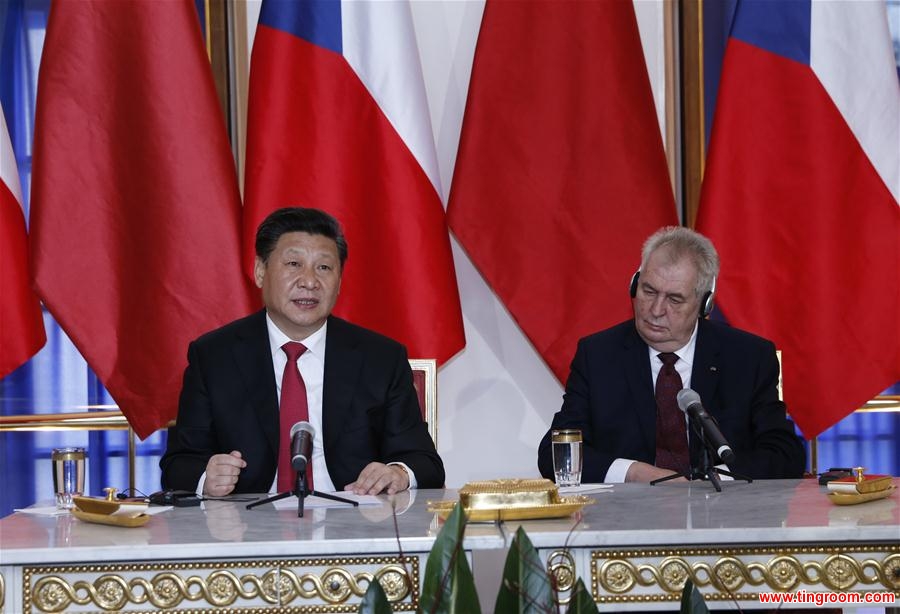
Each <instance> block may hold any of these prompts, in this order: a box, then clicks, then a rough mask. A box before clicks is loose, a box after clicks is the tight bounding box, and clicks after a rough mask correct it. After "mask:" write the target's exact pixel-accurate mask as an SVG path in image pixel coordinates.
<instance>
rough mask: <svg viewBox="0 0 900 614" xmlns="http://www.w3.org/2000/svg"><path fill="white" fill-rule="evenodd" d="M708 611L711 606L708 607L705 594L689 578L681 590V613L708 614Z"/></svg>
mask: <svg viewBox="0 0 900 614" xmlns="http://www.w3.org/2000/svg"><path fill="white" fill-rule="evenodd" d="M708 612H709V608H707V607H706V601H705V600H704V599H703V595H701V594H700V591H699V590H697V587H696V586H694V583H693V582H692V581H691V580H690V579H688V580H687V581H686V582H685V583H684V588H683V589H682V590H681V614H707V613H708Z"/></svg>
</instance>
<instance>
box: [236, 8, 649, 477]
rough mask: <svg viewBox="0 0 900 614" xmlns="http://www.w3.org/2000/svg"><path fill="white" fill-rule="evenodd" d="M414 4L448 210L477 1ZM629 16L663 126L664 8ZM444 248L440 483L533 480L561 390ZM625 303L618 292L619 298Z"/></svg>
mask: <svg viewBox="0 0 900 614" xmlns="http://www.w3.org/2000/svg"><path fill="white" fill-rule="evenodd" d="M412 6H413V19H414V22H415V26H416V33H417V36H418V44H419V52H420V55H421V59H422V66H423V70H424V73H425V80H426V83H425V86H426V90H427V93H428V99H429V106H430V108H431V120H432V126H433V129H434V138H435V144H436V147H437V153H438V162H439V165H440V173H441V184H442V185H443V186H444V191H445V193H444V194H443V197H444V203H446V202H447V196H448V194H449V189H450V182H451V179H452V177H453V167H454V164H455V161H456V150H457V146H458V144H459V134H460V126H461V125H462V116H463V111H464V109H465V99H466V93H467V91H468V87H469V75H470V71H471V65H472V57H473V54H474V51H475V43H476V39H477V36H478V28H479V25H480V23H481V15H482V11H483V9H484V3H483V2H481V1H480V0H469V1H464V2H461V1H453V0H435V1H429V2H413V4H412ZM635 9H636V14H637V17H638V22H639V26H640V28H641V40H642V42H643V44H644V47H645V56H646V58H647V62H648V68H649V71H650V76H651V83H652V85H653V88H654V97H655V99H656V108H657V114H658V116H659V118H660V122H661V123H662V122H663V121H664V114H663V109H664V83H665V79H664V53H663V43H662V41H663V2H662V0H635ZM247 11H248V15H247V17H248V19H247V23H248V40H249V41H250V45H248V49H249V48H251V46H252V37H253V30H254V28H255V24H256V21H257V16H258V14H259V3H258V2H257V1H256V0H251V1H249V2H248V3H247ZM663 133H664V132H663ZM452 243H453V257H454V261H455V264H456V274H457V279H458V282H459V294H460V300H461V301H462V309H463V319H464V323H465V332H466V347H465V349H463V351H462V352H460V353H459V354H457V355H456V356H455V357H454V358H453V359H452V360H450V361H449V362H448V363H447V364H446V365H444V366H443V367H442V368H441V369H440V371H439V374H438V415H439V423H438V443H439V449H438V451H439V452H440V454H441V456H442V458H443V459H444V465H445V466H446V469H447V486H449V487H459V486H462V485H463V484H465V483H466V482H468V481H471V480H477V479H491V478H506V477H536V476H537V475H538V471H537V444H538V442H539V441H540V439H541V437H542V436H543V434H544V432H545V431H546V430H547V427H548V426H549V424H550V420H551V419H552V417H553V414H554V413H555V412H556V411H557V410H559V407H560V404H561V403H562V385H561V384H560V382H558V381H557V380H556V378H555V377H554V376H553V374H552V373H551V372H550V370H549V369H548V368H547V366H546V364H545V363H544V362H543V360H541V358H540V356H539V355H538V354H537V353H536V352H535V350H534V348H532V346H531V344H530V342H529V341H528V339H527V338H525V336H524V335H523V334H522V332H521V331H520V330H519V328H518V326H517V325H516V323H515V322H514V321H513V320H512V318H511V317H510V315H509V313H508V312H507V311H506V309H505V308H504V307H503V305H502V304H501V303H500V301H499V300H498V299H497V297H496V296H495V295H494V293H493V292H492V291H491V290H490V288H489V287H488V286H487V284H486V283H485V281H484V279H482V277H481V275H480V274H479V273H478V271H477V270H476V269H475V268H474V266H473V265H472V263H471V262H470V261H469V259H468V257H467V256H466V254H465V253H464V252H463V251H462V249H461V248H460V246H459V244H458V243H457V242H456V240H455V239H453V238H452ZM637 257H638V255H637V254H635V258H637ZM627 300H628V298H627V289H626V288H624V287H623V288H622V301H623V302H624V301H627ZM574 350H575V348H572V351H573V352H574Z"/></svg>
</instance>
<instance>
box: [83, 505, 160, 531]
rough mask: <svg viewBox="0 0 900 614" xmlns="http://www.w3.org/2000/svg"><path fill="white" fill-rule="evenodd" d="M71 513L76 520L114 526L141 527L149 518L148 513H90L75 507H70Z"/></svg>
mask: <svg viewBox="0 0 900 614" xmlns="http://www.w3.org/2000/svg"><path fill="white" fill-rule="evenodd" d="M72 515H73V516H75V518H77V519H78V520H83V521H85V522H95V523H98V524H108V525H112V526H114V527H128V528H130V527H142V526H144V525H145V524H147V521H148V520H150V514H136V515H134V516H126V515H118V514H115V515H114V514H92V513H91V512H83V511H81V510H80V509H78V508H77V507H74V508H72Z"/></svg>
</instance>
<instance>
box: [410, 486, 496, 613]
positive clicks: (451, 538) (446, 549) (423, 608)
mask: <svg viewBox="0 0 900 614" xmlns="http://www.w3.org/2000/svg"><path fill="white" fill-rule="evenodd" d="M465 529H466V516H465V514H464V513H463V510H462V507H461V506H460V505H459V503H457V504H456V507H454V508H453V511H452V512H451V513H450V515H449V516H448V517H447V520H446V521H444V526H443V527H442V528H441V531H440V533H438V536H437V539H435V540H434V546H432V547H431V552H430V553H429V554H428V562H427V563H425V582H424V585H423V586H422V594H421V596H420V598H419V612H420V613H422V614H454V613H458V612H465V613H466V614H481V606H480V605H479V603H478V593H477V592H476V591H475V579H474V578H473V577H472V569H471V568H470V567H469V561H468V559H466V553H465V551H464V550H463V548H462V546H463V533H464V532H465Z"/></svg>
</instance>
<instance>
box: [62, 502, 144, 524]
mask: <svg viewBox="0 0 900 614" xmlns="http://www.w3.org/2000/svg"><path fill="white" fill-rule="evenodd" d="M72 502H73V503H74V504H75V507H73V508H72V515H73V516H75V518H78V519H79V520H83V521H85V522H96V523H99V524H108V525H111V526H115V527H140V526H143V525H145V524H147V521H148V520H150V514H145V513H144V512H145V511H146V510H147V504H146V503H142V502H134V501H118V500H116V499H96V498H94V497H72Z"/></svg>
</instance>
